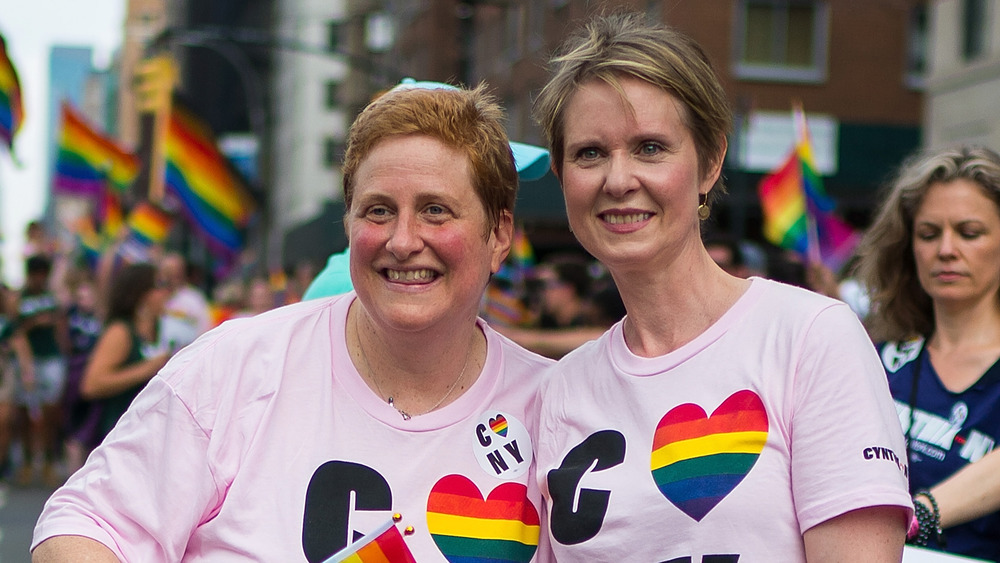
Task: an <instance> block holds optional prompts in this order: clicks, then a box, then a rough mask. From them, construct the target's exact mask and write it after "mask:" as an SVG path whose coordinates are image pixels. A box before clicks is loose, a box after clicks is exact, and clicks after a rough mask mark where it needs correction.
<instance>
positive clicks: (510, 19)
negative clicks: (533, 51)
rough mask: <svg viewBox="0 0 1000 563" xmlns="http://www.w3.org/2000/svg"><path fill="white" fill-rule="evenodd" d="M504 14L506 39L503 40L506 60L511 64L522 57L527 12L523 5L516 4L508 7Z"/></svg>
mask: <svg viewBox="0 0 1000 563" xmlns="http://www.w3.org/2000/svg"><path fill="white" fill-rule="evenodd" d="M505 13H506V16H507V37H506V38H505V42H506V44H507V45H506V47H507V60H508V61H512V62H513V61H516V60H518V59H520V58H521V56H523V55H524V47H525V40H524V37H525V35H526V32H527V29H526V27H527V17H526V14H527V12H526V11H525V8H524V6H523V5H521V4H518V5H516V6H508V7H507V9H506V10H505Z"/></svg>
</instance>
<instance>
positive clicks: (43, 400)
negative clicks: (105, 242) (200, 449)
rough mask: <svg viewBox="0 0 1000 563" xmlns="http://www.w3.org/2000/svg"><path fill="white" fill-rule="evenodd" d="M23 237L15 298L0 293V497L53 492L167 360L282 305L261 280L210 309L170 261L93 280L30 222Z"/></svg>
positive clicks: (127, 266) (230, 287) (98, 272)
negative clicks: (12, 491) (217, 329)
mask: <svg viewBox="0 0 1000 563" xmlns="http://www.w3.org/2000/svg"><path fill="white" fill-rule="evenodd" d="M26 235H27V237H26V240H27V244H26V245H25V256H24V263H23V265H24V283H23V286H22V287H20V288H9V287H6V286H0V485H6V484H7V483H13V484H15V485H18V486H32V485H43V486H46V487H56V486H58V485H60V484H61V483H62V482H63V481H64V480H65V478H66V477H67V476H68V475H69V474H71V473H72V472H73V471H75V470H76V469H78V468H79V467H80V466H82V465H83V463H84V460H85V459H86V457H87V455H88V454H89V452H90V451H92V450H93V449H94V448H95V447H97V445H99V444H100V443H101V441H102V440H103V439H104V437H105V436H106V435H107V434H108V432H110V430H111V428H112V427H113V426H114V425H115V423H116V422H117V420H118V418H119V417H120V416H121V414H122V413H124V412H125V410H126V409H127V408H128V406H129V404H130V403H131V400H132V399H133V398H134V397H135V395H137V394H138V392H139V391H141V390H142V389H143V387H144V386H145V384H146V382H148V381H149V380H150V379H151V378H152V377H153V376H154V375H156V373H157V372H158V371H159V370H160V368H162V367H163V366H164V365H165V364H166V362H167V360H168V359H169V358H170V357H171V356H172V355H173V354H174V353H175V352H176V351H177V350H178V349H180V348H181V347H183V346H185V345H187V344H189V343H191V342H193V341H194V340H195V339H196V338H197V337H198V336H200V335H201V334H203V333H204V332H206V331H207V330H209V329H210V328H212V327H214V326H217V325H218V324H219V323H220V322H222V321H224V320H227V319H229V318H239V317H246V316H252V315H255V314H258V313H261V312H264V311H267V310H270V309H273V308H274V307H276V306H278V305H281V304H283V302H282V301H280V299H281V297H282V295H280V294H279V292H276V291H275V290H274V288H273V287H272V284H271V283H270V282H269V281H268V280H267V279H265V278H251V279H247V280H243V279H234V280H232V281H228V282H226V283H225V284H223V285H222V286H220V289H219V291H217V292H216V293H217V295H215V296H214V297H215V298H214V299H213V298H211V297H210V296H208V295H206V293H205V291H204V290H202V289H201V288H200V287H199V286H197V285H195V283H193V282H194V280H193V274H194V273H195V271H196V268H194V267H193V265H192V264H190V263H189V262H188V261H187V260H186V259H185V258H184V256H182V255H181V254H180V253H177V252H157V251H153V252H151V253H150V258H149V260H148V261H144V262H136V263H128V262H124V261H121V260H109V261H108V262H109V263H113V264H111V266H110V269H109V270H107V271H102V265H91V264H89V263H87V262H86V261H83V260H76V259H75V258H74V256H73V255H72V254H71V253H63V252H61V251H60V247H61V245H60V244H58V243H56V242H55V241H54V240H53V239H54V238H55V237H50V236H49V235H48V233H47V230H46V229H45V227H44V226H43V225H42V224H41V223H40V222H37V221H33V222H31V223H29V225H28V228H27V233H26Z"/></svg>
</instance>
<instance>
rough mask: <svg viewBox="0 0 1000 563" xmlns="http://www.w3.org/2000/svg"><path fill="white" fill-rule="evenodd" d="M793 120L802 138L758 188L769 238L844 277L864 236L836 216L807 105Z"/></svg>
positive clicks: (796, 110)
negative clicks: (816, 151) (811, 135)
mask: <svg viewBox="0 0 1000 563" xmlns="http://www.w3.org/2000/svg"><path fill="white" fill-rule="evenodd" d="M793 119H794V121H795V124H796V135H797V138H798V141H797V142H796V144H795V147H794V148H793V149H792V151H791V153H789V155H788V157H787V158H786V159H785V161H784V163H782V165H781V166H780V167H778V168H777V169H776V170H775V171H773V172H772V173H771V174H769V175H767V176H765V177H764V178H763V179H762V180H761V182H760V185H759V186H758V188H757V191H758V193H759V195H760V202H761V208H762V209H763V213H764V237H765V238H766V239H767V240H769V241H770V242H772V243H774V244H776V245H778V246H780V247H782V248H787V249H789V250H794V251H796V252H798V253H799V254H801V255H802V256H804V257H805V258H807V259H809V260H810V261H821V262H823V263H824V264H825V265H826V266H827V267H829V268H830V269H831V270H833V271H838V270H839V269H840V268H841V267H842V266H843V265H844V263H845V262H846V261H847V259H848V258H850V256H851V254H852V253H853V252H854V248H855V247H856V246H857V244H858V242H859V241H860V239H861V236H860V235H859V234H858V233H856V232H855V231H854V229H852V228H851V227H850V226H849V225H848V224H847V223H845V222H843V221H842V220H841V219H839V218H838V217H837V216H836V215H835V214H834V212H833V210H834V202H833V200H832V199H831V198H830V197H829V196H828V195H827V194H826V191H825V190H824V189H823V182H822V180H821V179H820V176H819V173H817V172H816V164H815V160H814V159H813V150H812V143H811V141H810V139H809V131H808V127H807V126H806V118H805V113H804V112H803V111H802V106H801V105H798V104H796V105H795V107H794V110H793Z"/></svg>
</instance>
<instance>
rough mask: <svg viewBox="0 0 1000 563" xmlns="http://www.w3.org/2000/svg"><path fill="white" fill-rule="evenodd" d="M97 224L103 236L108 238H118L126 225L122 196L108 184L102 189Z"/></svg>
mask: <svg viewBox="0 0 1000 563" xmlns="http://www.w3.org/2000/svg"><path fill="white" fill-rule="evenodd" d="M97 224H98V225H100V227H101V236H102V237H104V238H105V239H106V240H115V239H117V238H118V235H119V233H121V231H122V227H124V226H125V217H124V214H123V212H122V201H121V197H120V196H119V195H118V194H117V193H116V192H114V191H112V190H111V189H109V187H108V186H105V187H104V189H103V190H101V199H100V201H99V202H98V205H97Z"/></svg>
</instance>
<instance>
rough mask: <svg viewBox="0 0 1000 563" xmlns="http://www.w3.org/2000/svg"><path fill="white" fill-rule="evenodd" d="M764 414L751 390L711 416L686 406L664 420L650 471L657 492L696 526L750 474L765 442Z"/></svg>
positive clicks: (658, 429)
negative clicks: (696, 522)
mask: <svg viewBox="0 0 1000 563" xmlns="http://www.w3.org/2000/svg"><path fill="white" fill-rule="evenodd" d="M767 428H768V423H767V411H765V410H764V403H763V402H761V400H760V397H759V396H757V394H756V393H754V392H753V391H750V390H747V389H744V390H742V391H737V392H736V393H733V394H732V395H730V396H729V398H727V399H726V400H725V401H723V402H722V404H721V405H719V408H717V409H715V411H714V412H713V413H712V416H706V415H705V410H704V409H703V408H701V407H700V406H698V405H695V404H692V403H687V404H683V405H680V406H677V407H675V408H673V409H671V410H670V412H668V413H667V414H665V415H663V418H661V419H660V423H659V424H658V425H657V427H656V434H655V435H654V437H653V453H652V460H651V464H650V465H651V469H652V472H653V480H654V481H655V482H656V487H657V488H658V489H659V490H660V493H662V494H663V496H664V497H666V498H667V500H669V501H670V502H671V503H673V505H674V506H676V507H677V508H679V509H681V511H682V512H684V513H685V514H687V515H688V516H690V517H691V518H694V519H695V520H697V521H699V522H700V521H701V519H702V518H704V517H705V515H706V514H708V513H709V511H711V510H712V509H713V508H715V506H716V505H717V504H719V503H720V502H721V501H722V499H724V498H725V497H726V496H727V495H728V494H729V493H730V492H732V490H733V489H735V488H736V486H737V485H739V484H740V482H741V481H743V478H744V477H746V476H747V474H748V473H750V470H751V469H752V468H753V466H754V464H755V463H756V462H757V459H758V458H759V457H760V453H761V452H762V451H763V450H764V444H765V443H766V442H767Z"/></svg>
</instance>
